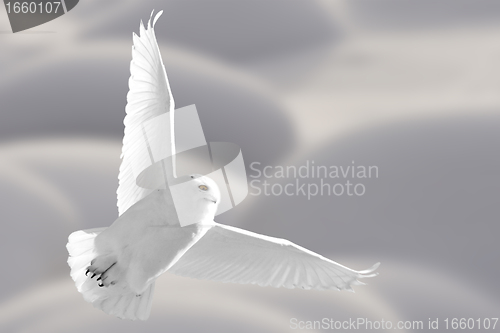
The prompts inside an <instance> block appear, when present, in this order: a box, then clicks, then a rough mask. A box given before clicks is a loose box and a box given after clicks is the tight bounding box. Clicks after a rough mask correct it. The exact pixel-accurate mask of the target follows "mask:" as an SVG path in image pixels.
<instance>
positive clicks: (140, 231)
mask: <svg viewBox="0 0 500 333" xmlns="http://www.w3.org/2000/svg"><path fill="white" fill-rule="evenodd" d="M161 13H162V12H159V13H158V14H157V15H156V16H155V18H154V21H153V24H152V25H151V19H150V20H149V22H148V28H147V29H145V28H144V26H143V24H142V22H141V24H140V37H139V36H137V35H135V34H134V35H133V40H134V46H133V48H132V62H131V65H130V71H131V76H130V80H129V87H130V91H129V93H128V95H127V102H128V103H127V107H126V112H127V116H126V117H125V121H124V123H125V137H124V139H123V152H122V158H123V160H122V164H121V166H120V174H119V187H118V191H117V194H118V210H119V215H120V216H119V217H118V219H117V220H116V221H115V222H114V223H113V224H112V225H111V226H110V227H108V228H99V229H90V230H80V231H76V232H74V233H72V234H71V235H70V236H69V239H68V244H67V249H68V252H69V255H70V256H69V259H68V264H69V266H70V267H71V277H72V278H73V280H74V281H75V284H76V287H77V289H78V291H79V292H81V293H82V294H83V297H84V299H85V300H86V301H88V302H91V303H92V304H93V305H94V306H95V307H97V308H100V309H101V310H103V311H104V312H106V313H108V314H111V315H115V316H117V317H120V318H127V319H133V320H135V319H141V320H145V319H147V318H148V317H149V313H150V310H151V301H152V295H153V291H154V281H155V280H156V278H157V277H158V276H159V275H161V274H162V273H164V272H165V271H167V270H168V271H169V272H171V273H174V274H178V275H181V276H186V277H192V278H199V279H209V280H216V281H222V282H234V283H250V284H257V285H260V286H273V287H281V286H283V287H287V288H295V287H299V288H304V289H339V290H342V289H343V290H352V289H351V285H355V284H362V283H361V282H359V281H358V279H360V278H365V277H371V276H375V275H376V273H373V271H374V270H375V269H376V268H377V267H378V265H379V264H378V263H377V264H375V265H374V266H373V267H372V268H370V269H368V270H365V271H354V270H352V269H350V268H347V267H345V266H342V265H340V264H338V263H336V262H334V261H331V260H329V259H327V258H325V257H323V256H321V255H319V254H316V253H314V252H312V251H309V250H307V249H305V248H302V247H300V246H298V245H295V244H293V243H291V242H289V241H287V240H284V239H279V238H274V237H268V236H264V235H259V234H256V233H253V232H250V231H246V230H243V229H239V228H235V227H230V226H225V225H222V224H219V223H216V222H214V215H215V212H216V210H217V205H218V204H219V202H220V192H219V189H218V187H217V185H216V184H215V182H213V181H212V180H211V179H210V178H208V177H205V176H201V175H190V176H183V177H179V178H177V179H176V180H177V181H178V182H183V185H182V187H181V188H180V190H178V191H177V192H178V193H177V195H179V197H176V200H177V201H176V205H175V207H174V203H173V200H172V195H171V192H170V191H169V189H168V187H167V188H165V187H164V188H158V189H147V188H144V187H141V186H138V185H137V180H136V178H137V177H136V175H135V174H134V170H133V165H134V164H135V165H137V163H141V160H138V159H140V158H143V155H144V152H143V151H141V148H140V147H139V145H138V143H137V142H138V141H140V140H142V139H143V135H144V131H145V127H144V123H145V122H147V121H149V120H151V119H152V118H154V117H156V116H158V115H161V114H164V113H166V112H170V117H171V121H172V120H173V110H174V101H173V99H172V94H171V92H170V87H169V83H168V79H167V76H166V72H165V68H164V66H163V63H162V60H161V56H160V51H159V48H158V44H157V42H156V37H155V34H154V29H153V27H154V24H155V23H156V21H157V20H158V18H159V16H160V15H161ZM172 123H173V122H172ZM171 142H174V140H173V131H172V133H171ZM148 149H149V147H148ZM171 153H172V155H175V147H173V145H172V148H171ZM173 173H174V175H175V170H174V171H173ZM167 178H168V177H166V176H165V181H166V180H167ZM179 199H180V200H181V201H180V202H181V204H179V203H178V202H179ZM177 214H179V215H180V214H182V215H183V216H187V218H188V219H189V220H190V221H189V222H190V224H189V225H187V226H184V227H183V226H181V225H180V224H179V219H178V217H177V216H178V215H177Z"/></svg>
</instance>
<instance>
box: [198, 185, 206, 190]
mask: <svg viewBox="0 0 500 333" xmlns="http://www.w3.org/2000/svg"><path fill="white" fill-rule="evenodd" d="M198 188H199V189H200V190H203V191H207V190H208V186H207V185H200V186H198Z"/></svg>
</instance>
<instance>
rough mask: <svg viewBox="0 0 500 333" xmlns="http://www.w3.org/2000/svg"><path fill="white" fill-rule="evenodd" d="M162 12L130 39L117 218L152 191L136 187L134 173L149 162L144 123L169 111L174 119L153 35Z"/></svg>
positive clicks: (171, 98) (135, 175)
mask: <svg viewBox="0 0 500 333" xmlns="http://www.w3.org/2000/svg"><path fill="white" fill-rule="evenodd" d="M162 12H163V11H160V12H158V13H157V14H156V15H155V17H154V20H153V22H151V19H152V15H153V13H151V18H150V19H149V21H148V25H147V29H146V28H145V27H144V25H143V23H142V21H141V24H140V26H139V29H140V36H137V35H136V34H135V33H133V36H132V37H133V42H134V45H133V46H132V61H131V63H130V79H129V92H128V94H127V106H126V108H125V111H126V113H127V115H126V116H125V120H124V124H125V136H124V138H123V148H122V156H121V157H122V163H121V165H120V173H119V176H118V180H119V186H118V190H117V196H118V203H117V205H118V213H119V215H121V214H123V213H124V212H125V211H126V210H127V209H128V208H129V207H130V206H132V205H133V204H134V203H136V202H137V201H139V200H141V199H142V198H144V197H146V196H147V195H148V194H150V193H151V191H152V189H147V188H143V187H140V186H138V185H137V172H138V171H137V170H138V169H141V167H142V166H143V165H145V163H149V157H150V146H149V145H147V144H144V142H145V140H144V136H145V135H146V130H145V126H144V125H145V123H146V122H147V121H148V120H150V119H152V118H154V117H157V116H159V115H161V114H164V113H167V112H170V113H171V116H172V117H173V110H174V100H173V97H172V93H171V90H170V86H169V83H168V78H167V73H166V71H165V67H164V65H163V62H162V59H161V55H160V50H159V48H158V43H157V41H156V36H155V32H154V25H155V23H156V21H157V20H158V18H159V17H160V15H161V14H162ZM170 139H172V138H171V137H170V138H169V137H168V136H165V137H164V140H165V143H164V144H169V143H170V142H169V140H170ZM162 140H163V138H162ZM134 168H135V170H134ZM139 171H140V170H139Z"/></svg>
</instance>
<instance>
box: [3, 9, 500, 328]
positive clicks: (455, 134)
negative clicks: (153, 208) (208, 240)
mask: <svg viewBox="0 0 500 333" xmlns="http://www.w3.org/2000/svg"><path fill="white" fill-rule="evenodd" d="M153 9H156V10H162V9H163V10H164V14H163V16H162V17H161V18H160V20H159V21H158V23H157V25H156V29H155V30H156V35H157V38H158V41H159V44H160V48H161V51H162V56H163V60H164V62H165V66H166V69H167V72H168V74H169V79H170V85H171V87H172V91H173V94H174V99H175V101H176V106H177V107H182V106H186V105H190V104H196V106H197V109H198V112H199V114H200V118H201V121H202V125H203V127H204V130H205V136H206V138H207V141H228V142H234V143H236V144H238V145H239V146H240V147H241V148H242V151H243V157H244V159H245V163H246V165H247V167H248V166H249V165H250V164H251V163H252V162H256V161H257V162H260V163H261V166H262V167H263V166H266V165H271V166H276V165H282V166H292V165H295V166H301V165H304V164H305V163H306V161H313V160H314V161H315V164H316V165H326V166H330V165H337V166H348V165H351V164H352V161H354V162H355V164H356V165H366V166H368V165H375V166H378V168H379V177H378V178H372V179H367V180H363V181H362V182H363V184H364V185H365V186H366V193H365V195H363V196H340V197H335V196H317V197H314V198H312V199H311V200H307V198H306V197H303V196H284V195H282V196H263V195H261V196H252V195H249V196H248V198H247V199H246V200H245V201H244V202H243V203H242V204H241V205H240V206H238V207H236V208H235V209H233V210H231V211H229V212H227V213H224V214H223V215H221V216H219V217H218V219H217V221H218V222H221V223H226V224H230V225H234V226H238V227H243V228H246V229H249V230H252V231H255V232H260V233H264V234H266V235H271V236H277V237H281V238H287V239H289V240H291V241H293V242H295V243H297V244H299V245H301V246H304V247H306V248H309V249H311V250H313V251H317V252H320V253H321V254H323V255H325V256H327V257H329V258H331V259H333V260H335V261H337V262H339V263H341V264H344V265H346V266H348V267H351V268H353V269H366V268H368V267H370V266H371V265H372V264H373V263H375V262H377V261H380V262H382V265H381V267H380V269H379V272H380V275H379V276H378V277H376V278H373V279H369V280H365V281H364V282H367V283H368V285H366V286H357V287H355V290H356V293H354V294H353V293H347V292H334V291H329V292H326V291H323V292H320V291H304V290H286V289H272V288H260V287H257V286H245V285H229V284H220V283H216V282H209V281H197V280H191V279H185V278H180V277H176V276H173V275H169V274H168V273H167V274H165V275H164V276H162V277H161V278H160V279H159V281H158V284H157V289H156V293H155V297H154V301H153V310H152V314H151V317H150V319H149V320H148V321H147V322H141V323H137V322H133V323H130V322H128V321H123V320H119V319H116V318H113V317H109V316H107V315H105V314H104V313H102V312H101V311H99V310H96V309H93V308H92V306H91V305H90V304H89V303H86V302H85V301H84V300H83V298H82V297H81V295H80V294H79V293H78V292H77V291H76V288H75V287H74V284H73V281H72V280H71V278H70V276H69V267H68V266H67V264H66V259H67V253H66V249H65V245H66V241H67V236H68V235H69V234H70V233H71V232H72V231H74V230H78V229H83V228H90V227H100V226H107V225H109V224H111V223H112V222H113V221H114V219H115V218H116V217H117V209H116V195H115V191H116V188H117V175H118V167H119V163H120V159H119V156H120V150H121V140H122V136H123V118H124V115H125V111H124V108H125V104H126V93H127V90H128V86H127V82H128V77H129V63H130V59H131V45H132V32H133V31H135V32H138V31H139V22H140V20H141V19H142V20H143V21H147V20H148V19H149V15H150V12H151V10H153ZM499 40H500V3H499V2H498V1H493V0H490V1H482V0H479V1H478V0H470V1H463V0H443V1H427V0H426V1H422V0H419V1H417V0H415V1H397V0H376V1H373V0H351V1H338V0H325V1H320V0H307V1H305V0H301V1H298V0H237V1H236V0H215V1H214V0H182V1H181V0H171V1H152V0H147V1H140V2H139V1H123V0H121V1H117V0H113V1H112V0H107V1H97V0H87V1H81V2H80V3H79V4H78V5H77V6H76V7H75V8H74V9H73V10H71V11H70V12H68V14H66V15H64V16H62V17H60V18H58V19H56V20H54V21H51V22H49V23H47V24H44V25H41V26H38V27H35V28H33V29H30V30H27V31H25V32H21V33H17V34H12V33H11V32H10V26H9V23H8V20H7V15H6V12H5V8H4V7H3V6H2V7H1V9H0V50H1V57H0V73H1V75H0V108H1V109H0V110H1V112H0V199H1V200H0V210H1V218H2V226H3V229H2V230H3V231H2V232H1V233H0V249H1V251H0V262H2V266H3V269H2V277H1V281H2V283H1V284H0V331H2V332H88V331H89V330H92V331H94V332H110V331H111V332H158V331H160V332H164V331H165V332H166V331H172V332H200V331H202V332H236V331H238V332H289V331H293V329H291V327H290V320H291V318H297V319H298V320H302V321H307V320H321V319H322V318H325V317H326V318H332V319H334V320H341V321H343V320H349V318H352V319H354V320H356V319H357V318H367V319H369V320H372V321H380V320H382V319H384V320H391V321H393V322H394V323H397V322H398V321H400V320H401V321H423V322H424V329H421V330H419V331H420V332H425V331H429V330H428V327H427V325H428V320H429V318H432V320H435V319H436V318H439V320H440V328H441V329H442V328H443V326H441V325H444V319H446V318H449V320H451V319H452V318H474V319H478V318H480V319H481V320H482V319H483V318H492V317H499V316H500V290H499V288H498V285H497V282H496V281H497V279H498V275H499V273H500V269H499V263H498V258H497V257H498V253H499V250H500V246H499V245H498V237H499V232H500V227H499V222H498V221H499V216H500V205H499V203H500V154H499V153H498V148H499V145H500V94H499V93H498V92H499V89H500V43H498V41H499ZM248 172H249V174H255V173H254V172H252V171H251V170H250V169H248ZM262 180H264V179H262ZM268 181H270V182H271V183H281V184H286V183H288V182H290V181H291V180H289V179H270V180H268ZM292 181H294V180H292ZM305 181H306V182H307V181H308V180H305ZM332 181H333V180H332ZM311 182H312V180H311ZM333 182H335V181H333ZM498 327H499V326H498V325H497V329H498ZM304 331H307V330H304ZM316 331H318V330H316ZM319 331H321V330H319ZM380 331H383V330H380ZM407 331H412V330H407Z"/></svg>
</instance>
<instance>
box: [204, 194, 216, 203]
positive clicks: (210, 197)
mask: <svg viewBox="0 0 500 333" xmlns="http://www.w3.org/2000/svg"><path fill="white" fill-rule="evenodd" d="M205 199H207V200H208V201H212V202H213V203H214V204H216V203H217V199H215V198H214V197H213V196H211V195H209V196H207V197H206V198H205Z"/></svg>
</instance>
